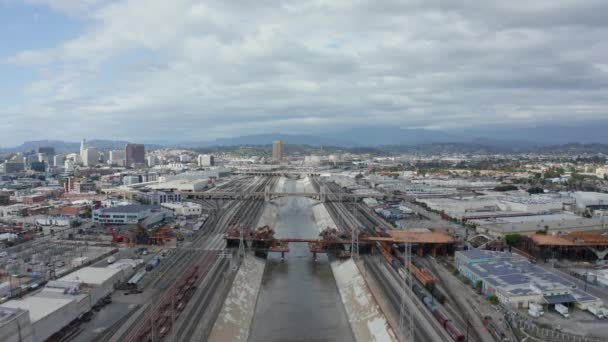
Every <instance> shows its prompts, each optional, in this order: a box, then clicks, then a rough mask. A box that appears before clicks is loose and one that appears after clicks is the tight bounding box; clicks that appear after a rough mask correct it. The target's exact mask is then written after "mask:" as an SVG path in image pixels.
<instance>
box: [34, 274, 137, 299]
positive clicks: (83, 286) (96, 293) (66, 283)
mask: <svg viewBox="0 0 608 342" xmlns="http://www.w3.org/2000/svg"><path fill="white" fill-rule="evenodd" d="M127 276H128V275H125V271H123V269H122V268H112V267H83V268H81V269H79V270H77V271H74V272H72V273H70V274H68V275H65V276H63V277H61V278H59V279H57V280H53V281H50V282H48V284H47V285H46V287H45V289H44V290H43V292H44V291H46V290H48V289H50V288H56V289H71V288H79V289H80V291H83V292H84V291H86V292H87V293H89V295H90V296H91V303H93V304H95V303H97V302H98V301H99V300H101V299H102V298H103V297H105V296H107V295H109V294H111V293H112V292H114V287H115V286H117V285H118V284H120V283H121V282H122V281H124V280H125V278H126V277H127Z"/></svg>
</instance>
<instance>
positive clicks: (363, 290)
mask: <svg viewBox="0 0 608 342" xmlns="http://www.w3.org/2000/svg"><path fill="white" fill-rule="evenodd" d="M181 196H182V198H184V199H185V200H187V201H189V202H191V203H195V204H197V205H199V206H200V207H201V208H202V211H201V213H200V215H195V216H191V217H174V216H172V215H170V214H169V213H168V212H167V211H163V210H161V209H160V208H158V207H155V206H149V205H147V206H146V205H126V206H122V207H121V206H118V207H112V208H104V207H102V206H98V207H97V209H95V210H96V211H95V214H94V215H93V216H94V217H96V218H97V220H98V222H91V223H87V224H84V225H81V226H79V227H74V228H68V229H65V230H61V231H53V232H52V234H47V235H44V236H42V237H39V238H36V239H33V240H32V241H29V242H27V243H22V244H19V245H17V246H14V247H11V248H12V249H10V250H9V251H8V253H6V255H3V256H0V257H1V259H0V260H1V264H0V265H2V267H3V269H4V270H5V272H4V277H5V278H7V279H9V281H8V283H9V284H10V286H9V292H8V295H7V298H10V299H8V300H6V301H5V303H4V304H2V305H0V310H4V311H3V312H6V315H5V317H4V318H3V319H2V320H0V327H1V328H2V329H3V330H2V331H4V332H6V335H5V336H13V337H14V336H17V337H19V338H20V339H13V340H15V341H17V340H19V341H21V340H27V341H134V342H135V341H138V342H139V341H142V342H143V341H146V342H147V341H205V340H208V341H267V340H290V339H292V340H293V339H294V338H295V339H296V340H315V339H320V340H344V341H479V342H482V341H492V340H495V341H509V340H516V337H515V334H514V333H513V332H512V331H511V329H510V326H509V324H508V323H507V321H506V320H504V319H503V316H502V315H501V314H500V313H499V312H498V311H497V310H496V308H494V307H493V306H492V305H491V304H490V303H489V302H487V301H485V300H483V299H481V300H480V299H474V300H472V299H470V298H469V297H470V293H469V292H471V293H473V291H474V288H471V287H470V286H467V285H466V284H465V283H463V282H460V280H458V279H457V278H456V277H454V275H453V274H454V271H455V261H454V258H453V255H454V253H455V252H456V251H457V249H459V248H461V247H462V240H461V237H462V236H463V235H465V234H463V233H462V232H459V231H456V230H455V229H454V228H453V226H450V225H446V224H444V223H442V222H441V221H440V219H436V218H435V217H434V216H432V215H430V214H429V215H428V216H425V217H424V219H425V220H427V221H428V222H427V224H426V228H424V229H421V228H419V229H414V228H415V227H412V228H411V229H405V230H403V229H397V228H396V226H395V222H394V221H388V220H387V219H385V215H379V214H378V212H377V211H375V210H374V209H373V208H372V207H370V206H369V205H367V204H366V203H365V202H364V201H363V200H362V199H364V198H368V199H370V198H373V199H375V200H378V201H386V202H387V203H392V202H394V201H395V199H394V198H393V197H392V196H386V195H384V194H382V193H377V192H370V191H366V192H364V191H359V192H358V193H352V192H351V191H350V189H347V188H345V187H342V186H340V185H339V184H338V183H336V182H334V181H333V180H332V179H330V178H324V177H319V176H318V175H308V174H301V173H293V174H290V173H289V172H287V171H285V172H282V173H281V174H280V175H275V174H269V175H265V174H264V175H257V174H256V175H250V174H240V175H237V176H234V177H231V178H230V179H229V180H227V181H225V182H223V183H221V184H217V186H215V187H212V188H210V189H209V190H207V191H204V192H189V193H188V192H183V193H182V194H181ZM391 205H392V204H391ZM412 206H413V204H412ZM142 212H145V213H146V214H145V215H143V216H141V219H139V220H138V221H137V223H129V222H124V223H121V224H117V223H111V222H109V221H110V220H116V219H123V218H124V219H125V220H127V219H128V218H129V215H132V216H135V215H136V214H135V213H142ZM422 213H423V212H422ZM123 215H124V216H123ZM433 223H435V227H436V228H429V227H432V226H433ZM583 238H585V239H586V241H599V240H601V238H598V237H595V240H593V239H594V238H593V237H590V236H586V235H585V236H584V237H583V236H577V237H576V238H566V237H561V239H562V240H564V241H569V242H568V243H569V244H577V243H580V241H581V239H583ZM531 239H532V241H534V242H535V243H536V244H538V245H542V241H541V240H539V239H538V238H537V239H536V240H534V239H535V237H534V236H533V237H532V238H531ZM598 239H599V240H598ZM560 241H561V240H560ZM564 241H562V242H561V243H562V244H566V242H564ZM545 242H546V241H545ZM598 243H604V242H603V240H602V241H600V242H598ZM568 246H569V247H570V245H568ZM598 246H599V245H598ZM602 246H603V245H602ZM572 247H575V245H573V246H572ZM42 260H44V262H42ZM24 274H26V275H27V276H23V275H24ZM33 278H35V279H33ZM41 307H44V308H45V309H44V310H43V311H44V314H43V315H31V314H30V317H29V321H28V322H21V321H19V319H17V318H20V317H23V312H24V311H29V312H33V311H36V312H38V311H40V310H41V309H40V308H41ZM58 317H61V319H60V320H59V319H58ZM53 319H55V320H56V321H58V322H62V324H60V325H49V323H48V322H50V321H53ZM23 325H26V326H29V327H31V328H30V329H29V330H28V329H26V330H23V331H25V332H27V334H28V336H29V337H28V338H25V339H23V334H22V330H21V329H22V328H21V327H22V326H23ZM7 340H8V341H12V340H11V339H7ZM589 341H595V340H589Z"/></svg>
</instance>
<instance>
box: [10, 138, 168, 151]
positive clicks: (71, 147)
mask: <svg viewBox="0 0 608 342" xmlns="http://www.w3.org/2000/svg"><path fill="white" fill-rule="evenodd" d="M126 144H128V142H127V141H116V140H103V139H93V140H87V146H91V147H96V148H98V149H100V150H104V151H105V150H121V149H124V148H125V145H126ZM41 146H51V147H54V148H55V152H57V153H73V152H78V151H79V150H80V142H66V141H61V140H37V141H26V142H24V143H23V144H21V145H19V146H15V147H8V148H2V149H0V152H2V153H15V152H27V151H37V150H38V147H41ZM160 147H162V146H160V145H155V144H146V148H148V149H156V148H160Z"/></svg>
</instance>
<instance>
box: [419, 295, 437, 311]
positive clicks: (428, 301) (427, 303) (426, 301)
mask: <svg viewBox="0 0 608 342" xmlns="http://www.w3.org/2000/svg"><path fill="white" fill-rule="evenodd" d="M422 302H423V303H424V306H426V307H427V309H429V311H431V312H433V311H436V310H438V308H437V305H435V303H434V302H433V299H432V298H431V297H429V296H424V298H422Z"/></svg>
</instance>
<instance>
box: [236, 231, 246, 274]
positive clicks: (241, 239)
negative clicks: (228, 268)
mask: <svg viewBox="0 0 608 342" xmlns="http://www.w3.org/2000/svg"><path fill="white" fill-rule="evenodd" d="M243 229H244V227H243V225H242V224H241V227H240V232H239V254H238V256H237V258H238V264H239V265H240V264H241V263H242V262H243V260H244V259H245V237H244V234H245V233H244V232H243Z"/></svg>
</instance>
